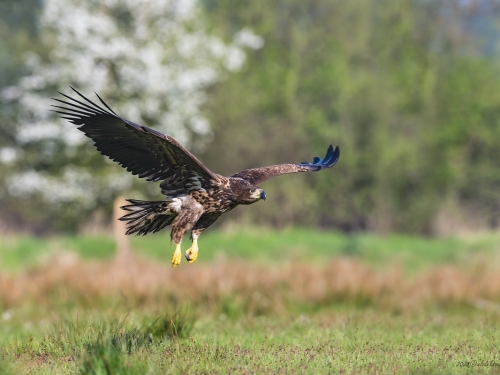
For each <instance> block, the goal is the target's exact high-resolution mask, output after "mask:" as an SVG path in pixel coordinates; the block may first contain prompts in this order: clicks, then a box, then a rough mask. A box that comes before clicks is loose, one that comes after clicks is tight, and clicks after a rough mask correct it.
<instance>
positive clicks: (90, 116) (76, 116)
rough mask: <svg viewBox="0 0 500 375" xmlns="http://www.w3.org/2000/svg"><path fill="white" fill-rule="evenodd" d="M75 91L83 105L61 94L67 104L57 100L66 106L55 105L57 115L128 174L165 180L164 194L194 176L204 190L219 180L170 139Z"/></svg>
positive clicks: (163, 185)
mask: <svg viewBox="0 0 500 375" xmlns="http://www.w3.org/2000/svg"><path fill="white" fill-rule="evenodd" d="M72 90H73V91H74V92H75V93H76V94H78V95H79V96H80V97H81V98H82V99H83V100H84V101H82V100H77V99H75V98H72V97H70V96H68V95H65V94H63V93H60V94H61V95H63V96H64V97H65V98H67V100H61V99H54V100H56V101H57V102H59V103H62V104H64V105H65V106H64V107H63V106H60V105H53V107H55V108H56V109H55V110H54V112H56V113H58V114H59V115H60V116H61V117H62V118H65V119H67V120H69V121H70V122H72V123H73V124H75V125H77V126H78V129H79V130H81V131H82V132H83V133H84V134H85V135H86V136H87V137H89V138H91V139H92V140H93V141H94V145H95V147H96V148H97V150H99V152H100V153H101V154H103V155H106V156H108V157H109V158H110V159H111V160H114V161H116V162H117V163H119V164H120V165H121V166H123V167H124V168H125V169H126V170H127V171H129V172H131V173H132V174H134V175H138V176H139V177H141V178H145V179H146V180H148V181H158V180H163V181H164V182H163V183H162V184H161V186H162V189H164V190H172V189H178V188H180V187H181V186H182V185H183V184H185V183H186V182H187V179H188V178H189V177H190V176H192V175H193V174H196V175H198V176H200V177H201V179H202V183H203V184H204V185H205V186H204V187H206V186H208V185H210V182H211V181H212V180H217V179H218V175H216V174H215V173H213V172H211V171H210V170H209V169H208V168H207V167H205V166H204V165H203V164H202V163H201V162H200V161H199V160H198V159H197V158H196V157H195V156H194V155H192V154H191V153H190V152H189V151H187V150H186V149H185V148H184V147H183V146H182V145H181V144H180V143H179V142H177V141H176V140H175V139H174V138H172V137H171V136H169V135H166V134H162V133H160V132H158V131H156V130H154V129H151V128H148V127H146V126H142V125H139V124H136V123H133V122H131V121H128V120H125V119H123V118H121V117H120V116H118V115H117V114H116V113H115V112H114V111H113V110H112V109H111V108H110V107H109V106H108V105H107V104H106V103H105V102H104V100H102V99H101V98H100V97H99V95H97V94H96V95H97V97H98V98H99V100H100V102H101V103H102V105H103V106H104V107H105V108H106V109H104V108H103V107H101V106H99V105H97V104H96V103H94V102H92V101H91V100H90V99H88V98H86V97H85V96H83V95H82V94H81V93H79V92H78V91H77V90H75V89H74V88H72Z"/></svg>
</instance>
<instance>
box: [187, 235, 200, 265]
mask: <svg viewBox="0 0 500 375" xmlns="http://www.w3.org/2000/svg"><path fill="white" fill-rule="evenodd" d="M196 258H198V241H197V240H193V245H192V246H191V247H190V248H189V249H187V251H186V260H187V261H188V263H193V262H194V261H195V260H196Z"/></svg>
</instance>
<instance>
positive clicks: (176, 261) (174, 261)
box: [171, 243, 182, 267]
mask: <svg viewBox="0 0 500 375" xmlns="http://www.w3.org/2000/svg"><path fill="white" fill-rule="evenodd" d="M181 259H182V254H181V244H180V243H178V244H176V245H175V251H174V255H172V261H171V263H172V267H175V266H178V265H179V264H181Z"/></svg>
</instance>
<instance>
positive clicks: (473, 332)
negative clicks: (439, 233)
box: [0, 228, 500, 375]
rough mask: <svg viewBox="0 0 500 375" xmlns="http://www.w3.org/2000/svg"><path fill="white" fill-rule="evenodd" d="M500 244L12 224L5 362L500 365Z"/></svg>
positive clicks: (372, 368) (434, 369)
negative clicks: (181, 238) (18, 232)
mask: <svg viewBox="0 0 500 375" xmlns="http://www.w3.org/2000/svg"><path fill="white" fill-rule="evenodd" d="M499 240H500V235H499V234H481V235H474V236H469V237H453V238H443V239H429V238H421V237H412V236H403V235H388V236H381V235H371V234H354V235H346V234H342V233H338V232H329V231H312V230H306V229H298V228H296V229H287V230H283V231H278V232H273V231H265V230H259V229H248V230H245V231H237V230H235V231H212V232H209V233H207V234H206V235H204V236H203V237H202V239H201V241H200V245H201V248H200V255H199V257H198V260H197V261H196V262H195V263H194V264H191V265H190V264H187V262H183V263H181V265H180V266H178V267H177V268H175V269H172V268H171V267H170V264H169V261H170V257H171V252H172V250H173V249H172V247H171V246H170V245H169V239H168V235H163V234H159V235H153V236H148V237H140V238H139V237H136V238H132V239H131V247H132V249H133V253H132V255H130V256H129V257H126V258H116V257H115V256H114V253H115V244H114V240H113V237H112V236H110V235H106V234H103V235H99V236H89V235H87V236H77V237H69V236H68V237H60V236H59V237H48V238H33V237H26V236H6V235H4V236H3V237H1V238H0V374H2V375H3V374H25V373H26V374H27V373H30V374H68V373H72V374H146V373H147V374H164V373H167V374H170V373H172V374H177V373H182V374H185V373H193V374H199V373H207V374H210V373H228V372H231V373H268V372H269V373H287V374H288V373H311V374H312V373H353V374H354V373H356V374H358V373H366V374H376V373H433V374H434V373H446V374H450V373H454V374H462V373H463V374H465V373H500V350H499V348H500V345H499V344H500V333H499V332H498V329H497V327H498V326H499V324H500V272H499V271H500V251H499V250H500V241H499ZM184 248H187V243H186V244H185V245H184Z"/></svg>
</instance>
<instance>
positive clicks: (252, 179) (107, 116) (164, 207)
mask: <svg viewBox="0 0 500 375" xmlns="http://www.w3.org/2000/svg"><path fill="white" fill-rule="evenodd" d="M72 89H73V88H72ZM73 91H74V92H75V93H76V94H78V96H79V97H80V100H78V99H75V98H72V97H70V96H67V95H65V94H63V93H60V94H61V95H63V96H64V97H65V98H66V100H61V99H54V100H56V101H58V102H59V103H62V104H64V105H65V106H64V107H62V106H60V105H54V106H53V107H55V108H57V109H56V110H55V112H57V113H59V114H60V115H61V117H63V118H65V119H68V120H69V121H71V122H72V123H73V124H75V125H78V129H80V130H81V131H82V132H83V133H85V135H86V136H87V137H89V138H91V139H92V140H93V141H94V145H95V147H96V148H97V149H98V150H99V151H100V152H101V154H103V155H106V156H108V157H109V158H110V159H112V160H114V161H116V162H117V163H119V164H120V165H121V166H122V167H124V168H125V169H126V170H127V171H129V172H131V173H132V174H134V175H137V176H139V177H141V178H145V179H146V180H148V181H162V182H161V183H160V188H161V192H162V193H163V194H164V195H165V197H166V198H165V200H162V201H140V200H135V199H128V202H129V203H130V205H127V206H123V207H122V209H123V210H125V211H127V212H128V213H127V214H126V215H124V216H123V217H121V218H120V220H122V221H125V222H126V224H127V234H133V233H136V234H140V235H145V234H148V233H155V232H157V231H159V230H160V229H163V228H164V227H166V226H168V225H172V231H171V233H170V238H171V239H172V242H173V243H174V244H175V245H176V246H175V252H174V255H173V257H172V267H175V266H177V265H178V264H180V262H181V258H182V256H181V241H182V237H183V236H184V234H186V233H187V232H188V231H189V230H191V239H192V241H193V243H192V246H191V247H190V248H189V249H188V250H187V251H186V254H185V257H186V259H187V261H188V262H189V263H192V262H194V261H195V260H196V258H197V256H198V237H199V236H200V234H201V233H202V232H203V231H204V230H205V229H207V228H208V227H209V226H210V225H212V224H213V223H214V222H215V221H216V220H217V219H218V218H219V216H220V215H222V214H223V213H224V212H227V211H230V210H232V209H233V208H235V207H236V206H238V205H240V204H245V205H248V204H252V203H255V202H257V201H259V200H261V199H263V200H265V199H266V193H265V192H264V190H263V189H261V188H260V187H258V186H256V185H257V184H259V183H261V182H262V181H265V180H268V179H270V178H273V177H276V176H280V175H282V174H287V173H296V172H317V171H320V170H322V169H326V168H330V167H333V165H335V163H336V162H337V161H338V160H339V156H340V152H339V148H338V147H336V148H335V150H334V149H333V147H332V146H331V145H330V146H329V147H328V150H327V153H326V156H325V157H324V158H323V159H321V158H318V157H315V158H314V160H313V162H312V163H308V162H303V163H300V164H279V165H272V166H269V167H260V168H252V169H247V170H244V171H241V172H239V173H236V174H234V175H232V176H230V177H225V176H221V175H219V174H216V173H213V172H212V171H210V170H209V169H208V168H207V167H205V166H204V165H203V164H202V163H201V162H200V161H199V160H198V159H197V158H196V157H195V156H194V155H193V154H191V153H190V152H189V151H188V150H186V149H185V148H184V147H182V145H181V144H180V143H179V142H177V141H176V140H175V139H174V138H172V137H170V136H169V135H166V134H162V133H160V132H158V131H156V130H154V129H151V128H148V127H146V126H142V125H139V124H136V123H133V122H131V121H128V120H125V119H123V118H121V117H120V116H118V115H117V114H116V113H115V112H114V111H113V110H112V109H111V108H110V107H109V106H108V105H107V104H106V103H105V102H104V101H103V100H102V99H101V98H100V97H99V95H97V94H96V95H97V97H98V98H99V100H100V102H101V103H102V105H103V106H104V107H101V106H99V105H97V104H96V103H94V102H92V101H91V100H89V99H87V98H86V97H85V96H83V95H82V94H80V93H79V92H78V91H76V90H75V89H73Z"/></svg>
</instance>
